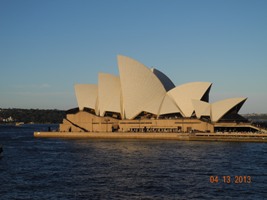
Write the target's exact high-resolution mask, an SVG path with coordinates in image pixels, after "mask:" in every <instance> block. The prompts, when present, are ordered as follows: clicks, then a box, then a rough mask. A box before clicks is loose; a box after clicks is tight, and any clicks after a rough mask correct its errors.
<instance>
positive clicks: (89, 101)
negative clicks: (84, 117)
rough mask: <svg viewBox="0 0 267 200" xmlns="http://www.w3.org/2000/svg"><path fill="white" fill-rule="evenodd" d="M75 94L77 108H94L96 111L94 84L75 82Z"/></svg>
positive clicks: (96, 93)
mask: <svg viewBox="0 0 267 200" xmlns="http://www.w3.org/2000/svg"><path fill="white" fill-rule="evenodd" d="M74 88H75V94H76V98H77V102H78V106H79V110H83V109H84V108H91V109H94V110H95V111H96V113H97V96H98V87H97V85H95V84H75V86H74Z"/></svg>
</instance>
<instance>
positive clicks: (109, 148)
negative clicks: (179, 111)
mask: <svg viewBox="0 0 267 200" xmlns="http://www.w3.org/2000/svg"><path fill="white" fill-rule="evenodd" d="M47 128H48V127H47V126H45V125H39V126H38V125H24V126H22V127H19V128H18V127H1V126H0V144H2V145H3V147H4V155H3V157H2V158H1V159H0V199H64V200H65V199H242V200H243V199H253V200H254V199H267V157H266V156H267V143H236V142H234V143H227V142H225V143H223V142H177V141H138V140H126V141H123V140H118V141H114V140H92V141H90V140H62V139H35V138H33V131H37V130H38V131H42V130H47ZM53 128H55V127H53ZM224 175H226V176H231V180H233V181H234V176H250V177H251V183H241V184H235V183H230V184H227V183H224V182H223V178H222V176H224ZM210 176H218V178H219V182H218V183H210Z"/></svg>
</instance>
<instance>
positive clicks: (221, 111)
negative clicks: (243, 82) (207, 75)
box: [211, 98, 247, 122]
mask: <svg viewBox="0 0 267 200" xmlns="http://www.w3.org/2000/svg"><path fill="white" fill-rule="evenodd" d="M246 100H247V98H230V99H225V100H222V101H217V102H215V103H213V104H212V105H211V121H213V122H217V121H219V120H220V119H221V118H222V117H223V116H224V115H225V114H226V113H227V112H228V111H229V110H231V109H232V108H233V107H235V106H238V107H237V112H238V111H239V110H240V108H241V107H242V105H243V104H244V103H245V101H246Z"/></svg>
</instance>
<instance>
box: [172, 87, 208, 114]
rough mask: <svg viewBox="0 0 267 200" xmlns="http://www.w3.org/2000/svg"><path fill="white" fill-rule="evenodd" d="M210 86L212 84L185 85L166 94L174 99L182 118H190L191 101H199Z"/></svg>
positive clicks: (192, 109) (191, 110)
mask: <svg viewBox="0 0 267 200" xmlns="http://www.w3.org/2000/svg"><path fill="white" fill-rule="evenodd" d="M211 85H212V83H209V82H191V83H186V84H183V85H180V86H177V87H175V88H173V89H172V90H170V91H169V92H168V94H169V95H170V96H171V97H172V98H173V99H174V101H175V102H176V104H177V106H178V107H179V108H180V110H181V111H182V114H183V116H184V117H191V115H192V114H193V111H194V107H193V104H192V99H196V100H201V99H202V97H203V96H204V95H207V91H209V89H210V87H211Z"/></svg>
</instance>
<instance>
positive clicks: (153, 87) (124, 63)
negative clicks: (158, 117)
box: [118, 55, 166, 119]
mask: <svg viewBox="0 0 267 200" xmlns="http://www.w3.org/2000/svg"><path fill="white" fill-rule="evenodd" d="M118 67H119V72H120V80H121V89H122V100H123V110H124V112H123V113H124V114H125V116H124V118H127V119H132V118H134V117H135V116H137V115H138V114H139V113H140V112H142V111H147V112H150V113H153V114H158V112H159V108H160V105H161V103H162V101H163V98H164V96H165V94H166V90H165V88H164V87H163V85H162V84H161V82H160V80H159V79H158V78H157V77H156V76H155V74H154V73H153V72H152V71H151V70H150V69H149V68H147V67H146V66H145V65H143V64H142V63H140V62H138V61H136V60H134V59H131V58H129V57H126V56H122V55H119V56H118Z"/></svg>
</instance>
